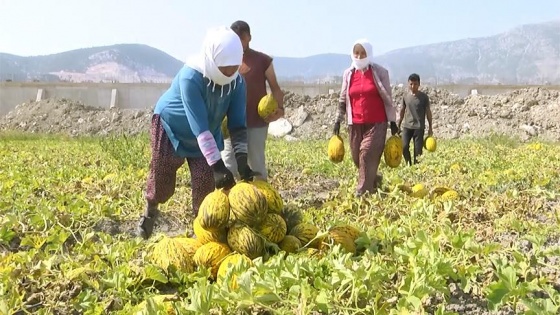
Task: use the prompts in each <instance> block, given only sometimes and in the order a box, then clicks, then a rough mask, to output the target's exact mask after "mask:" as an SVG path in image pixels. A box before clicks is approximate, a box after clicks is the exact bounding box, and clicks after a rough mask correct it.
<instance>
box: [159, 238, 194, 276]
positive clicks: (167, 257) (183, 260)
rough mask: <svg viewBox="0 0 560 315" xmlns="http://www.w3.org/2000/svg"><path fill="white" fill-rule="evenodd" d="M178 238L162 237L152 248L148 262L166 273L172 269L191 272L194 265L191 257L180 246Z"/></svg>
mask: <svg viewBox="0 0 560 315" xmlns="http://www.w3.org/2000/svg"><path fill="white" fill-rule="evenodd" d="M177 239H178V238H174V237H173V238H172V237H168V236H163V238H162V239H161V240H159V241H158V242H157V243H156V244H155V245H154V246H153V248H152V252H151V253H150V256H149V260H150V261H151V262H152V263H153V264H155V265H157V266H159V267H160V268H161V269H163V270H165V271H167V270H168V268H169V267H173V268H175V269H177V270H181V271H183V272H187V273H190V272H193V271H194V267H195V263H194V261H193V258H192V255H191V254H190V253H189V252H188V251H187V249H186V248H185V247H183V246H182V244H181V242H180V241H178V240H177Z"/></svg>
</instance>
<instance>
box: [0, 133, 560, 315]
mask: <svg viewBox="0 0 560 315" xmlns="http://www.w3.org/2000/svg"><path fill="white" fill-rule="evenodd" d="M345 140H347V137H346V138H345ZM326 147H327V141H326V140H325V141H315V142H306V141H301V142H286V141H283V140H272V139H271V140H270V141H269V142H268V147H267V154H268V157H267V158H268V161H269V168H270V176H271V180H270V183H271V185H272V186H273V187H274V188H275V189H277V191H278V192H279V193H280V194H281V196H282V200H283V203H284V207H286V208H290V209H292V210H294V209H295V210H298V211H300V212H301V213H302V214H303V219H302V220H303V221H305V222H307V223H309V224H312V225H314V226H316V227H317V228H318V230H319V232H318V233H317V236H318V239H319V240H321V236H324V235H326V234H327V232H328V231H329V229H330V228H331V227H333V226H337V225H341V224H350V225H351V226H353V227H355V228H357V229H359V231H360V232H361V233H360V235H359V237H358V238H357V239H355V242H354V245H355V251H354V252H353V251H350V252H349V251H347V250H345V249H344V248H343V247H342V246H340V245H337V244H334V243H332V242H331V243H329V242H327V238H323V240H324V244H322V245H321V246H315V245H313V244H308V246H302V247H301V248H300V249H299V250H298V251H296V252H294V253H289V254H288V253H286V252H284V251H282V250H280V251H275V252H273V253H270V254H268V255H264V256H263V257H258V258H256V259H254V260H253V262H252V264H251V265H247V266H246V268H235V270H232V272H229V273H228V275H227V277H225V278H223V279H222V280H224V281H215V280H214V279H213V277H212V276H211V271H210V270H209V268H203V267H200V266H195V268H194V270H193V271H192V272H186V271H185V270H179V269H176V268H175V269H167V270H166V269H163V268H161V267H160V266H159V265H157V264H156V263H155V262H154V261H153V260H152V259H151V258H150V257H151V256H150V253H151V250H152V249H153V248H154V244H155V243H156V242H158V241H159V240H161V239H162V237H164V235H166V236H168V237H180V236H187V237H192V236H193V233H192V231H193V228H192V220H193V217H192V214H191V210H190V209H191V204H190V200H191V199H190V196H191V195H190V178H189V174H188V171H187V170H188V168H187V166H186V164H185V165H184V166H183V168H181V169H180V172H179V174H178V182H177V187H176V191H175V195H174V196H173V197H172V198H171V200H169V202H167V203H165V204H163V205H161V207H160V209H161V211H162V217H161V218H160V220H159V222H158V224H157V225H156V230H155V233H154V235H153V236H152V238H150V239H149V240H148V241H145V240H143V239H140V238H138V237H136V236H135V235H134V231H135V228H136V224H137V221H138V219H139V216H140V214H141V213H142V211H143V209H144V200H143V193H144V187H145V181H146V175H147V171H148V164H149V157H150V150H149V139H148V137H147V136H146V135H143V136H139V137H132V138H129V137H124V136H114V137H109V138H67V137H63V136H46V135H23V134H14V133H9V134H8V133H5V134H2V135H0V314H27V313H34V314H106V313H113V314H136V312H139V311H142V310H143V311H145V314H327V313H328V314H422V313H425V314H479V313H480V312H482V311H484V312H486V311H487V312H491V311H494V310H501V311H503V314H558V312H560V237H559V234H560V202H559V201H558V198H559V196H560V189H559V187H560V147H559V146H558V145H557V144H551V143H544V142H532V143H520V142H518V141H516V140H515V139H508V138H504V137H498V136H489V137H487V138H484V139H470V140H468V139H467V140H439V141H438V147H437V150H436V152H433V153H432V152H426V151H425V152H424V155H423V157H422V159H421V163H420V164H419V165H416V166H413V167H406V166H404V161H403V162H402V164H401V165H400V166H399V167H398V168H389V167H387V166H386V165H385V164H384V163H383V162H382V164H381V167H380V172H382V173H383V176H384V183H383V184H384V187H383V188H384V189H383V191H382V192H380V193H379V194H378V195H374V196H368V197H367V198H363V199H356V198H355V197H354V186H355V183H356V177H357V170H356V169H355V167H354V165H353V164H352V162H351V158H350V155H349V149H348V148H347V150H346V152H347V155H346V156H345V158H344V161H343V162H342V163H339V164H334V163H332V162H330V161H329V160H328V158H327V154H326ZM417 184H422V185H423V187H424V188H425V190H423V191H424V193H413V192H411V190H412V188H413V187H414V186H415V185H417ZM416 187H419V186H416ZM445 190H454V191H456V192H457V196H458V197H457V198H451V199H446V198H442V195H441V194H440V193H439V192H441V191H445ZM289 232H290V231H289V230H288V231H287V233H289ZM310 243H312V242H310ZM315 244H316V243H315ZM303 245H305V244H303ZM234 273H235V274H236V283H237V286H238V287H237V288H236V289H232V285H231V280H232V279H233V275H234ZM143 302H144V303H143ZM138 314H140V313H138Z"/></svg>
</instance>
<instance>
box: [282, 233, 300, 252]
mask: <svg viewBox="0 0 560 315" xmlns="http://www.w3.org/2000/svg"><path fill="white" fill-rule="evenodd" d="M278 246H279V247H280V249H281V250H283V251H285V252H286V253H295V252H297V251H298V249H300V248H301V246H302V245H301V241H300V240H299V238H297V237H295V236H293V235H286V236H285V237H284V239H283V240H282V241H281V242H280V243H279V244H278Z"/></svg>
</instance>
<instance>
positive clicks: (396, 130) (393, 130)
mask: <svg viewBox="0 0 560 315" xmlns="http://www.w3.org/2000/svg"><path fill="white" fill-rule="evenodd" d="M398 133H399V127H397V123H396V122H394V121H392V122H391V135H392V136H394V135H396V134H398Z"/></svg>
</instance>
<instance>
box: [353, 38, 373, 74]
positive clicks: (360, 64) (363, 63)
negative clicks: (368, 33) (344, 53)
mask: <svg viewBox="0 0 560 315" xmlns="http://www.w3.org/2000/svg"><path fill="white" fill-rule="evenodd" d="M356 44H360V45H362V47H364V50H365V51H366V55H367V56H366V57H365V58H364V59H357V58H356V57H354V46H356ZM350 56H351V57H352V67H353V68H354V69H358V70H365V69H366V68H367V66H368V65H370V64H371V63H372V62H373V61H372V60H373V48H372V46H371V43H370V42H369V41H368V40H367V39H365V38H360V39H358V40H357V41H355V42H354V45H352V52H351V53H350Z"/></svg>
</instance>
